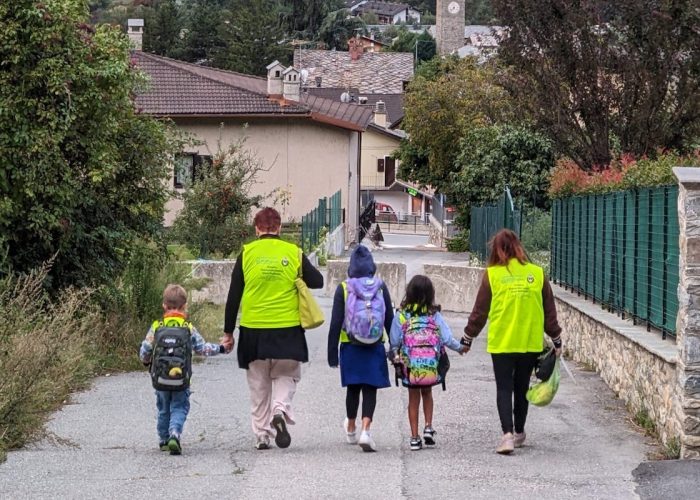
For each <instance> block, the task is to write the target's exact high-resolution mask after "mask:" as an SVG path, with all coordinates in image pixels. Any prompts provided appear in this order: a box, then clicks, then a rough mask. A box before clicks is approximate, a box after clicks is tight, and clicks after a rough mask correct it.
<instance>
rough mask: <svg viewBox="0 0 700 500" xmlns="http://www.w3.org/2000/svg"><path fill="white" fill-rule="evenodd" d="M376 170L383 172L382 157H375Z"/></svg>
mask: <svg viewBox="0 0 700 500" xmlns="http://www.w3.org/2000/svg"><path fill="white" fill-rule="evenodd" d="M377 172H384V158H377Z"/></svg>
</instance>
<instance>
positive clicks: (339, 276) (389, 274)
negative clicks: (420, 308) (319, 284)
mask: <svg viewBox="0 0 700 500" xmlns="http://www.w3.org/2000/svg"><path fill="white" fill-rule="evenodd" d="M349 263H350V261H349V260H345V259H341V260H329V261H328V263H327V276H326V290H327V291H328V292H329V293H330V294H333V293H335V289H336V288H337V287H338V284H339V283H340V282H341V281H343V280H344V279H346V278H347V277H348V265H349ZM376 264H377V276H378V277H379V278H381V279H382V280H383V281H384V282H385V283H386V286H387V288H389V293H390V294H391V300H392V301H393V302H394V304H395V305H398V303H399V302H401V299H402V297H403V296H404V293H405V291H406V264H403V263H399V262H377V263H376Z"/></svg>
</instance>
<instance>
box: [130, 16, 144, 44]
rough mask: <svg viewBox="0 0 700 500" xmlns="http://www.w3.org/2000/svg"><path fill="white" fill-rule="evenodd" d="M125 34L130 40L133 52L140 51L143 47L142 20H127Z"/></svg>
mask: <svg viewBox="0 0 700 500" xmlns="http://www.w3.org/2000/svg"><path fill="white" fill-rule="evenodd" d="M126 26H127V30H126V33H127V35H129V40H131V46H132V47H133V48H134V50H141V47H143V19H129V20H128V21H127V22H126Z"/></svg>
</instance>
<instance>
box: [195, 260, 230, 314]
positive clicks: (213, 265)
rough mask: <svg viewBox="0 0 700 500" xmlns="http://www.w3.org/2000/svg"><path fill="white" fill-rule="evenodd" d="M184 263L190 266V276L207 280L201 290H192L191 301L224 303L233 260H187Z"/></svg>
mask: <svg viewBox="0 0 700 500" xmlns="http://www.w3.org/2000/svg"><path fill="white" fill-rule="evenodd" d="M185 264H188V265H190V266H192V277H194V278H207V279H208V280H209V281H208V283H207V285H206V286H205V287H204V288H202V289H201V290H194V291H192V302H212V303H214V304H225V303H226V298H227V297H228V289H229V287H230V286H231V272H232V271H233V266H234V265H235V264H236V261H235V260H188V261H186V262H185Z"/></svg>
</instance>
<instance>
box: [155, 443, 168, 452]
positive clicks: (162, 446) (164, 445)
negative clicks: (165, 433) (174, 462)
mask: <svg viewBox="0 0 700 500" xmlns="http://www.w3.org/2000/svg"><path fill="white" fill-rule="evenodd" d="M158 448H160V451H170V447H168V442H167V441H161V442H160V444H158Z"/></svg>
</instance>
